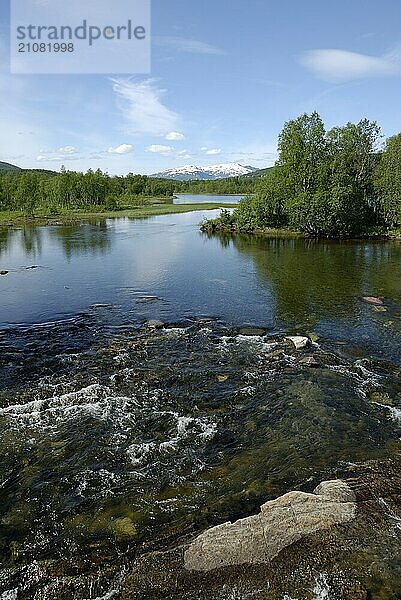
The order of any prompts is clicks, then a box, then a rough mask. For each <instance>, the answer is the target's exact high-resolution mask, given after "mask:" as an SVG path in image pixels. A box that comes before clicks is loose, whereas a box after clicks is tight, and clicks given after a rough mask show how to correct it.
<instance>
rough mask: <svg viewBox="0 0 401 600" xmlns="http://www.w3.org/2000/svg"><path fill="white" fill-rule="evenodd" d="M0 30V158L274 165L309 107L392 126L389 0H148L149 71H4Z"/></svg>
mask: <svg viewBox="0 0 401 600" xmlns="http://www.w3.org/2000/svg"><path fill="white" fill-rule="evenodd" d="M1 11H2V12H1V30H0V35H1V38H0V49H1V61H0V65H1V66H0V160H3V161H8V162H12V163H15V164H18V165H21V166H24V167H35V168H39V167H40V168H50V169H55V170H58V169H59V168H60V166H61V164H64V165H65V166H66V167H67V168H68V169H73V170H86V169H88V168H92V169H97V168H101V169H102V170H105V171H108V172H109V173H112V174H114V173H117V174H124V173H127V172H135V173H138V172H141V173H154V172H158V171H161V170H164V169H167V168H171V167H175V166H182V165H184V164H196V165H208V164H215V163H223V162H240V163H241V164H244V165H248V164H250V165H253V166H256V167H259V168H262V167H265V166H269V165H271V164H273V162H274V160H275V157H276V146H277V136H278V133H279V132H280V130H281V128H282V125H283V123H284V122H285V121H286V120H288V119H289V118H293V117H296V116H298V115H299V114H301V113H303V112H305V111H306V112H311V111H312V110H318V111H319V112H320V113H321V115H322V116H323V118H324V120H325V122H326V124H327V126H328V127H331V126H333V125H338V124H343V123H345V122H347V121H358V120H359V119H361V118H363V117H367V118H369V119H372V120H377V121H378V122H379V124H380V125H381V126H382V128H383V133H384V135H385V136H389V135H392V134H394V133H398V132H399V131H401V2H399V0H382V1H381V2H377V0H363V1H362V0H352V1H350V0H325V1H324V2H322V1H321V0H320V1H317V0H304V1H303V2H295V0H281V1H280V2H273V1H269V0H202V1H199V2H195V1H191V2H190V1H184V0H153V3H152V41H153V51H152V72H151V74H150V75H147V76H143V75H142V76H135V75H134V76H132V77H129V76H126V75H124V76H122V75H118V74H110V75H101V76H99V75H64V76H61V75H36V76H33V75H19V76H17V75H10V73H9V68H8V28H9V25H8V20H9V17H8V10H7V8H6V7H5V6H4V3H2V9H1Z"/></svg>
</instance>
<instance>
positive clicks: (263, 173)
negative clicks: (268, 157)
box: [243, 167, 274, 179]
mask: <svg viewBox="0 0 401 600" xmlns="http://www.w3.org/2000/svg"><path fill="white" fill-rule="evenodd" d="M272 169H274V167H266V169H258V170H257V171H254V172H253V173H248V174H247V175H243V177H246V178H249V177H251V178H252V179H259V178H260V177H265V176H266V175H268V174H269V173H270V171H271V170H272Z"/></svg>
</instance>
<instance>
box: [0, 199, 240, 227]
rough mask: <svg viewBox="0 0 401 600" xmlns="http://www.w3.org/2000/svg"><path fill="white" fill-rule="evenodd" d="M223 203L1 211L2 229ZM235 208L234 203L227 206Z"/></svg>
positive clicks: (178, 210) (146, 214)
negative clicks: (54, 212) (47, 212)
mask: <svg viewBox="0 0 401 600" xmlns="http://www.w3.org/2000/svg"><path fill="white" fill-rule="evenodd" d="M220 206H221V205H220V204H218V203H215V202H210V203H203V204H168V203H163V202H162V203H161V202H159V201H157V200H155V201H154V202H153V201H152V200H149V203H147V204H144V205H143V206H137V207H131V208H121V209H118V212H117V211H116V210H107V209H106V208H105V207H102V206H91V207H90V210H62V211H60V212H58V213H56V214H46V213H44V212H43V211H38V212H35V214H33V215H30V216H29V215H26V214H24V213H23V212H22V211H4V212H0V227H1V226H3V227H4V226H15V227H18V226H21V225H60V224H73V223H80V222H92V221H93V220H98V219H110V218H115V217H120V218H129V219H131V218H132V219H142V218H146V217H155V216H158V215H170V214H179V213H186V212H192V211H201V210H217V209H219V208H220ZM225 206H229V207H231V208H234V206H235V204H227V205H225Z"/></svg>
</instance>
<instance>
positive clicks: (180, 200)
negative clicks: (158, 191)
mask: <svg viewBox="0 0 401 600" xmlns="http://www.w3.org/2000/svg"><path fill="white" fill-rule="evenodd" d="M242 198H244V196H216V195H214V194H176V197H175V199H174V204H206V203H207V202H220V203H221V204H238V202H239V201H240V200H242Z"/></svg>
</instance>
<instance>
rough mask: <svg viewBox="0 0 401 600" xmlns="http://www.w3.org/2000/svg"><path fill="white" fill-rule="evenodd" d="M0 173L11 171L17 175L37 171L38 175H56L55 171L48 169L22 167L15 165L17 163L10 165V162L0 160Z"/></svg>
mask: <svg viewBox="0 0 401 600" xmlns="http://www.w3.org/2000/svg"><path fill="white" fill-rule="evenodd" d="M0 173H13V174H15V175H19V174H21V173H39V175H48V176H49V177H52V176H53V175H58V173H57V171H49V170H48V169H23V168H22V167H17V165H12V164H11V163H7V162H1V161H0Z"/></svg>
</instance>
